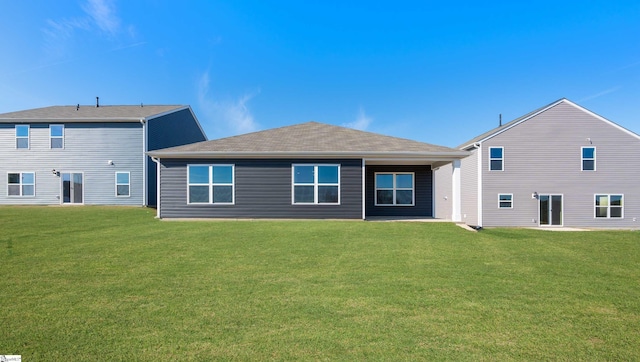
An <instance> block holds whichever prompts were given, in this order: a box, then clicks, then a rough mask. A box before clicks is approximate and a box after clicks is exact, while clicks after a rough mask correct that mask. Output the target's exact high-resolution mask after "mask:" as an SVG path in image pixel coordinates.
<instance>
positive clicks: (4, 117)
mask: <svg viewBox="0 0 640 362" xmlns="http://www.w3.org/2000/svg"><path fill="white" fill-rule="evenodd" d="M76 107H77V106H52V107H44V108H34V109H28V110H25V111H17V112H9V113H3V114H0V123H13V122H17V121H27V122H49V121H65V122H103V121H110V122H118V121H120V122H123V121H125V122H130V121H138V120H140V119H141V118H150V117H152V116H156V115H160V114H163V113H167V112H172V111H176V110H179V109H182V108H187V106H177V105H171V106H153V105H149V106H147V105H145V106H100V107H96V106H80V108H78V109H77V110H76Z"/></svg>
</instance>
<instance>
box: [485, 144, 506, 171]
mask: <svg viewBox="0 0 640 362" xmlns="http://www.w3.org/2000/svg"><path fill="white" fill-rule="evenodd" d="M489 171H504V147H489Z"/></svg>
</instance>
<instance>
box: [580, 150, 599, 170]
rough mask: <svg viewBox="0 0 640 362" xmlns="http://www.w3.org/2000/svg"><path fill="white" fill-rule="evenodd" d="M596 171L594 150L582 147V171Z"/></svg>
mask: <svg viewBox="0 0 640 362" xmlns="http://www.w3.org/2000/svg"><path fill="white" fill-rule="evenodd" d="M595 170H596V148H595V147H582V171H595Z"/></svg>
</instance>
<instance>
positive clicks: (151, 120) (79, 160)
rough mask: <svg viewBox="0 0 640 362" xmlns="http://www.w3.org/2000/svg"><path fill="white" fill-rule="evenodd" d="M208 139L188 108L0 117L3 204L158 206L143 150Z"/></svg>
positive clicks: (40, 111) (52, 110)
mask: <svg viewBox="0 0 640 362" xmlns="http://www.w3.org/2000/svg"><path fill="white" fill-rule="evenodd" d="M204 140H206V136H205V134H204V132H203V130H202V128H201V126H200V124H199V122H198V120H197V118H196V117H195V115H194V114H193V112H192V110H191V108H190V107H189V106H170V105H160V106H157V105H136V106H99V105H98V104H96V105H95V106H80V105H75V106H53V107H45V108H37V109H30V110H24V111H18V112H11V113H4V114H0V175H2V177H3V178H4V180H5V185H4V191H2V192H0V204H34V205H35V204H37V205H55V204H65V205H66V204H68V205H74V204H87V205H90V204H91V205H155V204H156V195H157V192H156V191H157V189H156V187H157V178H156V167H155V164H154V163H153V162H152V161H151V160H150V158H149V157H148V156H147V155H146V152H148V151H152V150H156V149H160V148H165V147H173V146H179V145H184V144H188V143H192V142H199V141H204Z"/></svg>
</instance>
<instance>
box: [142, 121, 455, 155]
mask: <svg viewBox="0 0 640 362" xmlns="http://www.w3.org/2000/svg"><path fill="white" fill-rule="evenodd" d="M386 152H391V153H402V152H404V153H419V154H437V153H453V154H457V153H461V152H460V150H455V149H452V148H449V147H444V146H437V145H432V144H429V143H423V142H418V141H412V140H408V139H404V138H397V137H391V136H385V135H381V134H377V133H372V132H365V131H358V130H355V129H350V128H345V127H339V126H333V125H328V124H323V123H318V122H307V123H301V124H297V125H293V126H287V127H281V128H274V129H269V130H266V131H260V132H253V133H248V134H243V135H239V136H234V137H228V138H221V139H217V140H211V141H205V142H198V143H192V144H189V145H184V146H178V147H172V148H166V149H163V150H158V151H154V152H151V153H150V154H152V155H154V156H159V157H163V156H165V157H166V156H171V155H178V154H179V155H188V154H207V153H210V154H212V155H219V154H225V153H246V154H260V153H283V154H284V153H287V154H296V153H301V154H302V153H306V154H309V153H318V154H322V153H353V154H358V153H386Z"/></svg>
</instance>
